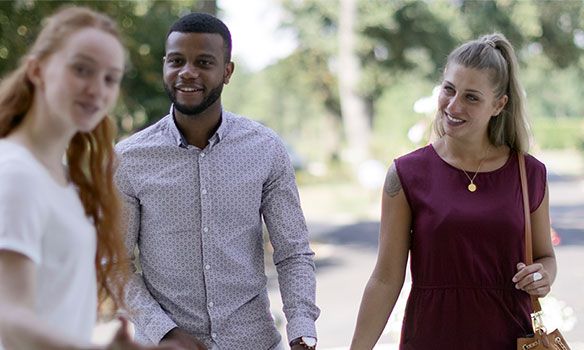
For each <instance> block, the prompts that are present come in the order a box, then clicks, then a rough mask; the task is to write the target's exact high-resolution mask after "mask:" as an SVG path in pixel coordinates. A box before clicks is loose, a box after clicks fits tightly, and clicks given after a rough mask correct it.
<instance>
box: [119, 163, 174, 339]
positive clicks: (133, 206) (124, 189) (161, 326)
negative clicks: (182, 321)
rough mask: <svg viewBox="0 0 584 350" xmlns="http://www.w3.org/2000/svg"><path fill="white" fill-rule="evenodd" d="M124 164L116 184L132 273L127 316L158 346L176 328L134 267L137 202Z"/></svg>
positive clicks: (137, 258) (138, 213)
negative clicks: (120, 200)
mask: <svg viewBox="0 0 584 350" xmlns="http://www.w3.org/2000/svg"><path fill="white" fill-rule="evenodd" d="M124 165H125V162H124V161H123V159H122V160H121V164H120V167H119V168H118V170H117V171H116V175H115V182H116V185H117V187H118V190H119V192H120V197H121V198H122V204H123V219H124V223H125V225H126V235H125V243H126V251H127V254H128V256H129V257H130V260H131V261H132V264H131V268H132V272H133V273H132V276H131V277H130V280H129V281H128V285H127V286H126V299H125V302H126V307H127V308H128V310H127V311H128V314H129V315H128V316H129V318H130V320H131V321H132V322H133V323H134V324H135V326H136V328H138V329H140V331H141V332H142V333H143V334H145V335H146V336H147V337H148V338H149V339H150V341H151V342H152V343H154V344H158V343H159V342H160V340H161V339H162V337H164V335H165V334H166V333H168V332H169V331H170V330H171V329H173V328H175V327H177V325H176V323H175V322H174V321H173V320H172V319H171V318H170V317H169V316H168V315H167V314H166V312H165V311H164V310H163V309H162V308H161V307H160V304H159V303H158V302H157V301H156V300H155V299H154V297H153V296H152V294H150V292H149V291H148V288H147V287H146V285H145V283H144V279H143V278H142V273H141V271H139V269H138V268H137V266H139V263H140V262H139V255H138V256H136V255H135V254H134V253H135V249H136V246H137V244H138V239H139V236H140V201H139V199H138V197H137V196H136V194H135V192H134V189H133V187H132V183H131V181H130V177H131V174H130V172H129V169H128V167H125V166H124Z"/></svg>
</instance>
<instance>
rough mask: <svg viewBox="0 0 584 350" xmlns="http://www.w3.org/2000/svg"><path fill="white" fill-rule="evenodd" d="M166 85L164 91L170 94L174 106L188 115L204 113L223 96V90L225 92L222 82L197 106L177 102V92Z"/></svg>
mask: <svg viewBox="0 0 584 350" xmlns="http://www.w3.org/2000/svg"><path fill="white" fill-rule="evenodd" d="M163 85H164V91H166V94H167V95H168V98H169V99H170V101H171V102H172V103H173V105H174V108H175V109H176V110H177V111H179V112H181V113H182V114H184V115H188V116H196V115H198V114H201V113H203V112H204V111H205V110H206V109H207V108H209V106H211V105H212V104H213V103H215V102H216V101H217V100H218V99H219V97H221V92H223V84H220V85H219V86H217V87H216V88H214V89H212V90H211V92H210V93H209V95H207V97H206V98H205V99H204V100H203V102H201V103H199V104H198V105H196V106H187V105H184V104H181V103H179V102H177V100H176V93H175V91H174V90H173V89H171V88H170V87H169V86H168V85H166V84H163Z"/></svg>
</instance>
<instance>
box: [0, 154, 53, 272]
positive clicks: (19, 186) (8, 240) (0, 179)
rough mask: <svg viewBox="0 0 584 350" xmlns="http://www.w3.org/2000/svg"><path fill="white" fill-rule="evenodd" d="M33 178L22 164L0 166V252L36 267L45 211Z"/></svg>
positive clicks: (39, 255)
mask: <svg viewBox="0 0 584 350" xmlns="http://www.w3.org/2000/svg"><path fill="white" fill-rule="evenodd" d="M34 175H35V174H33V173H31V171H30V170H27V166H26V164H24V163H23V164H20V163H18V162H10V164H8V163H7V162H4V163H2V164H0V249H4V250H10V251H14V252H17V253H20V254H23V255H25V256H26V257H28V258H29V259H31V260H32V261H33V262H35V263H36V264H39V263H40V262H41V259H42V254H41V252H42V238H43V233H44V231H43V227H44V226H45V225H44V224H43V222H44V221H45V217H46V211H47V209H46V206H45V205H43V201H42V194H41V193H40V192H39V189H40V185H39V183H38V179H36V178H35V176H34Z"/></svg>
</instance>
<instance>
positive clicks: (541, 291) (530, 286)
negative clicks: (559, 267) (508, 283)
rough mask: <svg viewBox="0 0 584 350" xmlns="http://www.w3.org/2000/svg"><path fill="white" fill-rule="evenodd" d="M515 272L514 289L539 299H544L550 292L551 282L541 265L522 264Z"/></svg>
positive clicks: (518, 265)
mask: <svg viewBox="0 0 584 350" xmlns="http://www.w3.org/2000/svg"><path fill="white" fill-rule="evenodd" d="M517 271H518V272H517V273H516V274H515V276H513V282H514V283H515V288H517V289H521V290H522V291H524V292H527V293H529V294H530V295H533V296H537V297H539V298H543V297H545V296H546V295H547V294H548V293H549V292H550V290H551V280H550V277H549V274H548V273H547V271H546V270H545V268H544V267H543V265H542V264H539V263H535V264H531V265H529V266H526V265H525V264H524V263H519V264H517Z"/></svg>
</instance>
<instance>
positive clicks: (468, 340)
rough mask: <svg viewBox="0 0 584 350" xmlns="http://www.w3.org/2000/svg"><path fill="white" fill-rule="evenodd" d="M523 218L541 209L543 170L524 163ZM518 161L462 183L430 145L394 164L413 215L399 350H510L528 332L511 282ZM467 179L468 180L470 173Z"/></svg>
mask: <svg viewBox="0 0 584 350" xmlns="http://www.w3.org/2000/svg"><path fill="white" fill-rule="evenodd" d="M525 158H526V159H525V161H526V169H527V177H528V186H529V196H530V211H531V212H533V211H535V210H536V209H537V208H538V207H539V205H540V204H541V202H542V200H543V197H544V194H545V186H546V169H545V166H544V165H543V164H542V163H541V162H539V161H538V160H537V159H535V158H534V157H532V156H529V155H527V156H526V157H525ZM517 161H518V157H517V154H515V153H514V152H512V153H511V155H510V157H509V159H508V160H507V162H506V163H505V165H504V166H503V167H501V168H499V169H497V170H494V171H490V172H482V173H479V174H478V175H477V177H476V178H475V181H474V183H475V184H476V185H477V190H476V192H474V193H471V192H469V191H468V189H467V185H468V184H469V180H468V178H467V177H466V175H465V174H464V172H463V171H462V170H460V169H457V168H455V167H453V166H451V165H450V164H448V163H446V162H445V161H444V160H443V159H442V158H440V156H439V155H438V154H437V153H436V151H435V150H434V148H433V146H431V145H429V146H426V147H423V148H420V149H418V150H416V151H414V152H412V153H409V154H407V155H405V156H403V157H400V158H398V159H397V160H396V161H395V164H396V169H397V173H398V176H399V178H400V181H401V184H402V187H403V189H404V193H405V196H406V198H407V201H408V203H409V205H410V208H411V211H412V232H411V235H412V241H411V246H410V259H411V260H410V268H411V275H412V289H411V292H410V295H409V298H408V302H407V306H406V312H405V317H404V321H403V328H402V337H401V344H400V349H401V350H406V349H407V350H410V349H434V350H456V349H464V350H483V349H484V350H514V349H516V339H517V338H518V337H521V336H525V335H526V334H529V333H530V329H531V320H530V312H531V302H530V298H529V295H528V294H527V293H525V292H523V291H520V290H517V289H515V286H514V283H513V282H512V281H511V279H512V278H513V276H514V275H515V273H516V271H517V269H516V265H517V263H519V262H523V261H524V256H525V253H524V246H525V242H524V217H523V202H522V201H523V199H522V194H521V180H520V177H519V165H518V162H517ZM469 175H470V176H471V177H472V175H474V172H473V173H470V172H469Z"/></svg>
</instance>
